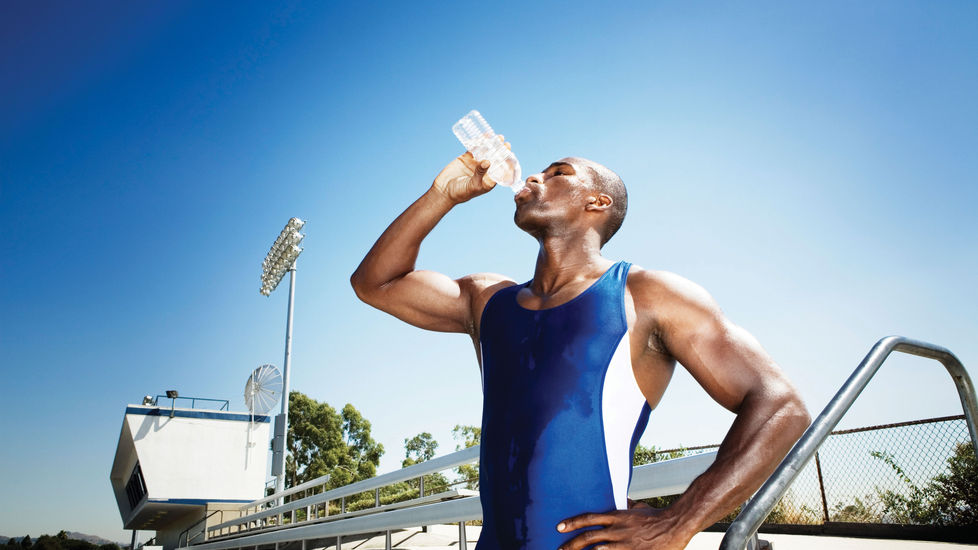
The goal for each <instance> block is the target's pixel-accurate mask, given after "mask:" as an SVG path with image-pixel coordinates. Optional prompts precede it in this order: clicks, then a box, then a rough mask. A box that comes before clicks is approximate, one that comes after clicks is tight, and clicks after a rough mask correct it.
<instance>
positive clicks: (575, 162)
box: [544, 157, 593, 172]
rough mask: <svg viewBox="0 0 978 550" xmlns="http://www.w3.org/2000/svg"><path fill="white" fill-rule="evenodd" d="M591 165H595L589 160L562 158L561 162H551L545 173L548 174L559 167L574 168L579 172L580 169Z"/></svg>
mask: <svg viewBox="0 0 978 550" xmlns="http://www.w3.org/2000/svg"><path fill="white" fill-rule="evenodd" d="M591 164H593V163H592V162H591V161H589V160H587V159H582V158H578V157H564V158H562V159H560V160H555V161H553V162H551V163H550V166H547V167H546V168H545V169H544V172H546V171H547V170H550V169H551V168H556V167H558V166H570V167H571V168H574V169H575V170H578V169H581V168H583V167H585V166H589V165H591Z"/></svg>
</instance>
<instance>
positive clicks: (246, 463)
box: [126, 407, 269, 501]
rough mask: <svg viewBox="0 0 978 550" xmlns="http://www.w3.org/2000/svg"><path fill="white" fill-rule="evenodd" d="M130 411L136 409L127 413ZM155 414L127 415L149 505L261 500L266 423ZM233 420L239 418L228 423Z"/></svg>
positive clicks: (182, 413) (181, 413) (165, 412)
mask: <svg viewBox="0 0 978 550" xmlns="http://www.w3.org/2000/svg"><path fill="white" fill-rule="evenodd" d="M134 410H139V409H138V408H136V407H130V409H129V411H134ZM147 410H152V408H149V407H147ZM157 411H159V413H158V415H146V414H126V422H127V424H128V425H129V430H130V432H131V433H132V437H133V441H134V444H135V448H136V454H137V456H138V458H139V464H140V467H141V468H142V472H143V477H144V478H145V481H146V489H147V493H148V496H149V498H150V499H151V500H154V501H159V500H193V501H221V500H239V501H250V500H255V499H259V498H262V497H263V496H264V488H265V478H266V473H267V469H268V440H269V423H268V422H267V421H266V422H255V423H251V422H248V421H247V420H241V419H240V418H242V417H245V415H223V419H220V418H201V417H200V416H206V413H202V412H201V411H200V410H199V409H198V410H196V411H193V410H187V409H184V410H181V409H177V415H176V416H174V417H173V418H170V416H169V412H170V411H168V410H165V409H162V410H161V409H157ZM140 412H142V411H140ZM185 415H191V416H189V417H188V416H185ZM192 415H198V416H192ZM233 417H237V418H239V419H238V420H229V419H227V418H233ZM249 431H250V442H251V445H250V447H249V445H248V442H249Z"/></svg>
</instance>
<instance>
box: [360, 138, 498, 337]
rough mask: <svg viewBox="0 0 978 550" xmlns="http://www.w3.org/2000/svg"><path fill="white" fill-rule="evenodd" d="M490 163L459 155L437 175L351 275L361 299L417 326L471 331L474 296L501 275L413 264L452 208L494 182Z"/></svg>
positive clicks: (489, 186) (491, 185)
mask: <svg viewBox="0 0 978 550" xmlns="http://www.w3.org/2000/svg"><path fill="white" fill-rule="evenodd" d="M488 167H489V161H482V163H479V162H476V161H475V160H474V159H473V158H472V155H471V154H470V153H465V154H464V155H462V156H460V157H458V158H456V159H455V160H453V161H452V162H451V163H449V164H448V166H446V167H445V168H444V169H443V170H442V171H441V173H440V174H438V176H437V177H436V178H435V181H434V183H433V184H432V186H431V189H429V190H428V191H427V192H426V193H425V194H424V195H422V196H421V198H419V199H418V200H416V201H415V202H414V204H412V205H411V206H409V207H408V209H407V210H405V211H404V212H403V213H402V214H401V215H400V216H398V217H397V219H396V220H394V222H393V223H391V225H390V226H389V227H388V228H387V230H386V231H384V233H383V234H382V235H381V236H380V238H379V239H377V242H376V243H374V246H373V247H372V248H371V249H370V251H369V252H368V253H367V255H366V257H364V259H363V261H362V262H360V266H359V267H357V270H356V271H355V272H354V273H353V276H351V277H350V284H352V285H353V289H354V291H356V293H357V296H358V297H359V298H360V299H361V300H363V301H364V302H366V303H368V304H370V305H371V306H374V307H376V308H377V309H380V310H382V311H385V312H387V313H390V314H391V315H394V316H395V317H397V318H398V319H401V320H402V321H405V322H407V323H410V324H412V325H415V326H417V327H421V328H424V329H428V330H437V331H442V332H465V333H469V334H472V333H473V313H472V311H473V310H472V302H473V296H475V295H476V294H478V292H479V291H480V290H482V289H483V288H484V287H486V286H487V283H489V284H491V283H492V282H498V280H502V279H503V278H502V277H498V276H496V277H493V276H490V275H483V276H469V277H463V278H462V279H458V280H454V279H451V278H449V277H447V276H445V275H442V274H441V273H435V272H433V271H423V270H415V262H416V261H417V259H418V251H419V250H420V248H421V241H422V240H424V238H425V237H426V236H427V235H428V233H429V232H431V230H432V229H433V228H434V227H435V225H436V224H437V223H438V222H439V221H440V220H441V219H442V217H443V216H444V215H445V214H447V213H448V211H449V210H451V209H452V208H453V207H455V206H456V205H458V204H461V203H463V202H465V201H467V200H469V199H471V198H473V197H476V196H478V195H482V194H484V193H486V192H488V191H489V190H490V189H492V188H493V187H494V186H495V185H496V184H495V182H493V181H492V180H491V179H490V178H489V176H488V175H486V171H487V169H488ZM487 279H498V280H493V281H487Z"/></svg>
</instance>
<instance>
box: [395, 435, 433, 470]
mask: <svg viewBox="0 0 978 550" xmlns="http://www.w3.org/2000/svg"><path fill="white" fill-rule="evenodd" d="M437 449H438V442H437V441H435V439H434V437H432V435H431V434H430V433H428V432H421V433H419V434H418V435H416V436H414V437H412V438H411V439H405V440H404V460H403V461H401V467H402V468H407V467H408V466H410V465H412V464H417V463H419V462H424V461H426V460H431V459H432V458H434V457H435V450H437Z"/></svg>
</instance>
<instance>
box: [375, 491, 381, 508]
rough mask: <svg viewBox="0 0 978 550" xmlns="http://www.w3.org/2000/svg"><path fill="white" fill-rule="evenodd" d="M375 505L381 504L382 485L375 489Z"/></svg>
mask: <svg viewBox="0 0 978 550" xmlns="http://www.w3.org/2000/svg"><path fill="white" fill-rule="evenodd" d="M374 506H380V487H377V488H376V489H375V490H374Z"/></svg>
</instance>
